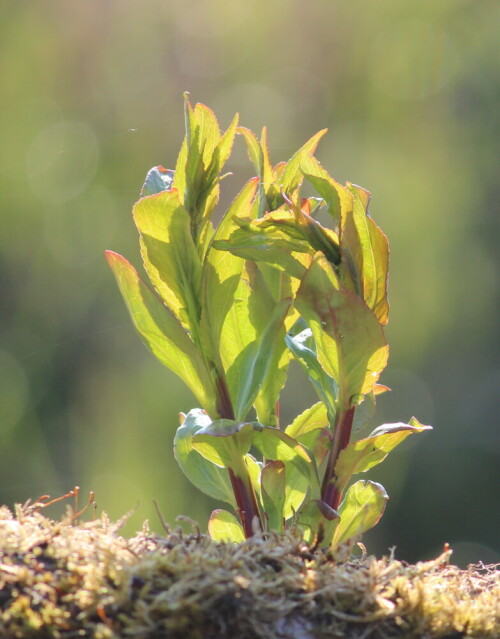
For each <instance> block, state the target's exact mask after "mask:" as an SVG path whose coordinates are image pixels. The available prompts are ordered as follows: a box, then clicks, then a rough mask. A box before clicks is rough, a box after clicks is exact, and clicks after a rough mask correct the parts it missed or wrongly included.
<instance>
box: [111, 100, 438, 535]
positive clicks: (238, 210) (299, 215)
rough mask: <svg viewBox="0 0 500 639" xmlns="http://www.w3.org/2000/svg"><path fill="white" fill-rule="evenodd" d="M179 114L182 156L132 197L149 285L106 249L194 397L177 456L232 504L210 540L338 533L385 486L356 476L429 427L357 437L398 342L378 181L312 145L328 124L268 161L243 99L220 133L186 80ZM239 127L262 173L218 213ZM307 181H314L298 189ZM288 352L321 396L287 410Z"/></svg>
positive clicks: (140, 321)
mask: <svg viewBox="0 0 500 639" xmlns="http://www.w3.org/2000/svg"><path fill="white" fill-rule="evenodd" d="M185 113H186V136H185V139H184V141H183V144H182V147H181V150H180V153H179V156H178V159H177V164H176V167H175V171H172V170H167V169H164V168H163V167H161V166H158V167H155V168H153V169H151V171H150V172H149V173H148V175H147V178H146V182H145V184H144V186H143V189H142V192H141V197H140V199H139V201H138V202H137V203H136V205H135V206H134V209H133V216H134V220H135V223H136V226H137V229H138V231H139V235H140V245H141V253H142V258H143V263H144V268H145V270H146V272H147V274H148V276H149V279H150V281H151V284H152V287H151V286H149V285H148V284H147V283H145V282H144V281H143V280H142V279H141V277H140V276H139V275H138V273H137V271H136V270H135V269H134V268H133V266H131V265H130V264H129V262H127V261H126V260H125V259H124V258H123V257H122V256H120V255H118V254H116V253H113V252H107V259H108V262H109V264H110V266H111V268H112V270H113V272H114V274H115V276H116V279H117V282H118V285H119V287H120V290H121V293H122V295H123V297H124V299H125V302H126V304H127V306H128V310H129V312H130V315H131V317H132V320H133V322H134V324H135V327H136V329H137V330H138V332H139V334H140V335H141V337H142V339H143V340H144V342H145V343H146V345H147V346H148V348H149V349H150V350H151V351H152V352H153V353H154V354H155V355H156V357H158V359H159V360H160V361H161V362H162V363H163V364H165V365H166V366H167V367H168V368H170V369H171V370H172V371H174V372H175V373H176V374H177V375H178V376H179V377H180V378H181V379H182V380H183V381H184V382H185V383H186V384H187V386H188V387H189V388H190V389H191V391H192V392H193V394H194V395H195V397H196V399H197V401H198V402H199V405H200V408H195V409H193V410H191V411H190V412H189V413H188V414H187V415H184V414H181V425H180V427H179V428H178V430H177V433H176V436H175V440H174V451H175V456H176V459H177V461H178V463H179V465H180V467H181V468H182V470H183V471H184V473H185V474H186V475H187V476H188V477H189V479H190V480H191V481H192V482H193V484H194V485H195V486H197V487H198V488H199V489H200V490H202V491H203V492H205V493H207V494H208V495H210V496H211V497H213V498H215V499H218V500H222V501H225V502H227V503H228V504H230V505H231V506H232V508H233V510H234V512H235V513H236V517H235V516H234V515H233V514H232V513H231V512H229V511H225V510H215V511H214V512H213V513H212V516H211V518H210V521H209V532H210V534H211V536H212V537H213V538H214V539H226V540H227V539H230V540H233V541H239V540H242V539H244V538H245V537H249V536H251V535H253V534H254V533H255V532H256V531H259V530H264V531H265V530H275V531H278V532H279V531H283V530H285V529H290V528H294V529H298V530H300V531H301V533H302V534H303V536H304V538H305V539H306V540H307V541H313V540H316V541H317V540H318V537H321V539H322V540H324V541H325V543H328V544H330V545H331V546H332V547H336V546H337V545H339V544H341V543H343V542H345V541H347V540H349V539H351V538H353V537H356V536H358V535H360V534H361V533H363V532H364V531H366V530H368V529H369V528H371V527H372V526H373V525H375V524H376V523H377V521H378V520H379V518H380V517H381V515H382V513H383V511H384V508H385V505H386V501H387V499H388V497H387V494H386V492H385V490H384V488H383V487H382V486H381V485H380V484H378V483H375V482H372V481H365V480H361V481H356V482H355V483H351V478H352V477H353V476H354V475H356V474H358V473H363V472H365V471H367V470H368V469H370V468H371V467H373V466H375V465H376V464H378V463H380V462H381V461H383V460H384V459H385V457H386V456H387V454H388V453H389V452H390V451H391V450H392V449H393V448H395V447H396V446H397V445H398V444H399V443H401V442H402V441H403V440H404V439H405V438H406V437H407V436H408V435H410V434H412V433H419V432H422V431H424V430H426V429H428V428H430V427H428V426H423V425H422V424H420V423H419V422H418V421H417V420H415V419H412V420H410V422H409V423H408V424H404V423H397V424H385V425H383V426H380V427H379V428H377V429H375V430H374V431H373V432H372V433H371V434H370V435H369V436H368V437H364V438H362V439H359V440H357V441H351V432H352V427H353V422H354V419H355V413H356V419H357V420H358V421H361V419H362V416H363V415H364V414H367V413H370V412H371V409H373V407H374V404H375V396H376V395H378V394H379V393H381V392H384V391H385V390H387V388H386V387H385V386H382V385H380V384H379V383H378V379H379V376H380V374H381V372H382V370H383V369H384V367H385V365H386V363H387V358H388V345H387V342H386V339H385V336H384V331H383V326H384V325H385V324H386V323H387V319H388V302H387V270H388V244H387V239H386V237H385V235H384V234H383V232H382V231H381V230H380V228H379V227H378V226H377V225H376V224H375V222H374V221H373V219H372V218H371V217H370V216H369V215H368V204H369V199H370V194H369V193H368V192H367V191H366V190H364V189H362V188H360V187H358V186H355V185H354V184H350V183H348V184H347V185H346V186H342V185H341V184H339V183H338V182H336V181H335V180H334V179H333V178H332V177H331V176H330V175H329V174H328V173H327V172H326V171H325V169H324V168H323V167H322V166H321V164H320V163H319V162H318V160H317V159H316V158H315V157H314V155H313V154H314V152H315V150H316V147H317V144H318V142H319V140H320V139H321V137H322V136H323V135H324V133H325V132H326V131H320V132H319V133H317V134H316V135H314V136H313V137H312V138H311V139H310V140H308V141H307V142H306V143H305V144H304V145H303V146H302V147H301V148H300V149H299V150H298V151H297V152H296V153H295V154H294V155H293V157H292V158H291V159H290V160H289V161H288V162H281V163H279V164H277V165H275V166H273V165H272V164H271V161H270V158H269V151H268V146H267V133H266V130H265V129H264V130H263V132H262V136H261V138H260V140H259V139H258V138H257V137H256V136H255V135H254V133H252V132H251V131H250V130H249V129H246V128H243V127H239V126H238V116H236V117H235V118H234V120H233V121H232V123H231V124H230V126H229V127H228V129H227V130H226V131H225V132H224V133H221V131H220V129H219V125H218V123H217V120H216V118H215V115H214V114H213V112H212V111H211V110H210V109H209V108H207V107H206V106H205V105H203V104H197V105H196V106H195V107H192V106H191V104H190V102H189V100H188V99H187V97H186V103H185ZM237 133H239V134H241V136H242V137H243V138H244V140H245V142H246V145H247V150H248V154H249V157H250V160H251V162H252V163H253V165H254V167H255V171H256V173H257V177H255V178H252V179H251V180H249V181H248V182H247V184H246V185H245V186H244V187H243V188H242V190H241V192H240V193H239V195H237V197H236V198H235V199H234V201H233V202H232V204H231V206H230V207H229V208H228V210H227V211H226V212H225V213H224V215H223V217H222V219H221V221H220V223H219V224H218V226H217V227H216V228H215V226H214V224H213V222H212V216H213V212H214V209H215V206H216V204H217V202H218V199H219V189H220V184H219V183H220V181H221V179H222V178H223V177H224V175H221V172H222V169H223V166H224V164H225V163H226V161H227V159H228V157H229V155H230V153H231V150H232V146H233V142H234V139H235V136H236V134H237ZM304 181H306V182H307V183H309V184H310V185H311V186H312V187H313V189H314V190H315V191H316V192H317V194H318V195H317V196H315V197H302V196H301V187H302V184H303V183H304ZM319 213H322V215H323V217H325V216H326V217H327V219H328V220H329V223H330V224H329V227H327V226H325V225H322V224H320V222H319V221H318V219H317V216H318V214H319ZM292 358H295V359H296V360H297V361H298V362H299V363H300V364H301V365H302V366H303V368H304V370H305V372H306V374H307V376H308V378H309V380H310V382H311V383H312V385H313V387H314V389H315V390H316V392H317V394H318V398H319V402H318V403H316V404H314V405H313V406H311V407H310V408H309V409H307V410H306V411H304V412H303V413H302V414H300V415H298V416H297V417H296V418H295V420H294V421H293V422H292V423H291V424H289V425H286V426H283V425H282V424H280V421H279V398H280V393H281V391H282V389H283V387H284V385H285V382H286V377H287V369H288V366H289V363H290V361H291V359H292ZM361 405H363V406H362V407H361Z"/></svg>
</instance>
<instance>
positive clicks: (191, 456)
mask: <svg viewBox="0 0 500 639" xmlns="http://www.w3.org/2000/svg"><path fill="white" fill-rule="evenodd" d="M211 423H212V420H211V419H210V417H209V416H208V415H207V414H206V413H205V411H203V410H201V409H199V408H194V409H193V410H190V411H189V413H188V414H187V415H186V418H185V419H184V421H183V423H182V424H181V426H179V428H178V429H177V432H176V434H175V438H174V456H175V459H176V460H177V463H178V464H179V466H180V467H181V470H182V472H183V473H184V474H185V475H186V477H187V478H188V479H189V481H190V482H191V483H192V484H194V485H195V486H196V488H198V490H201V491H202V492H203V493H205V494H206V495H208V496H209V497H212V498H213V499H221V500H222V501H227V502H228V503H229V504H231V506H234V507H236V502H235V499H234V494H233V490H232V487H231V482H230V480H229V475H228V473H227V470H226V469H225V468H220V467H219V466H216V465H214V464H213V463H212V462H210V461H208V460H207V459H205V458H204V457H202V455H200V453H198V452H197V451H196V450H195V449H194V448H193V437H194V436H195V435H196V434H197V433H198V432H199V431H200V430H202V429H203V428H204V427H206V426H208V425H210V424H211Z"/></svg>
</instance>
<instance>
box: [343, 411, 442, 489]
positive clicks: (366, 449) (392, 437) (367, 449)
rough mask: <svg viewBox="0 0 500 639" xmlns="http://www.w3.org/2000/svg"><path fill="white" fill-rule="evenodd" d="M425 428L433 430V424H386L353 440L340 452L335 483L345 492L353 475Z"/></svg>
mask: <svg viewBox="0 0 500 639" xmlns="http://www.w3.org/2000/svg"><path fill="white" fill-rule="evenodd" d="M415 421H416V420H415ZM425 430H431V426H423V425H422V424H419V423H418V422H416V424H414V425H412V424H403V423H402V422H399V423H397V424H384V425H382V426H379V427H378V428H376V429H375V430H374V431H373V432H372V433H371V435H370V436H369V437H366V438H365V439H359V440H358V441H353V442H351V443H350V444H348V445H347V446H346V448H344V449H343V450H342V451H341V452H340V454H339V456H338V459H337V463H336V464H335V476H336V478H337V479H336V481H335V485H336V486H337V488H338V489H339V490H340V492H343V491H344V488H345V486H346V485H347V483H348V482H349V480H350V478H351V477H352V475H354V474H356V473H364V472H366V471H367V470H369V469H370V468H373V466H376V465H377V464H380V462H381V461H383V460H384V459H385V458H386V457H387V455H388V454H389V453H390V452H391V450H393V449H394V448H396V446H398V445H399V444H400V443H401V442H403V441H404V440H405V439H406V438H407V437H408V436H409V435H412V434H413V433H421V432H423V431H425Z"/></svg>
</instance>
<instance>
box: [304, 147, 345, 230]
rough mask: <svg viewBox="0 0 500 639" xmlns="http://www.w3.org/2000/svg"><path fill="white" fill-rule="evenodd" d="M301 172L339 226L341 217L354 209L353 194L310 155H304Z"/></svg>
mask: <svg viewBox="0 0 500 639" xmlns="http://www.w3.org/2000/svg"><path fill="white" fill-rule="evenodd" d="M300 170H301V171H302V173H303V174H304V177H305V178H307V180H308V181H309V182H310V183H311V184H312V185H313V186H314V188H315V189H316V190H317V191H318V193H319V194H320V195H321V197H322V198H323V199H324V200H325V202H326V205H327V207H328V211H329V213H330V215H331V216H332V218H333V221H334V223H335V224H338V223H339V221H340V218H341V215H342V214H343V213H345V212H346V211H349V210H351V209H352V194H351V193H350V192H349V191H348V189H346V188H345V187H344V186H342V185H341V184H339V183H338V182H336V181H335V180H334V179H333V178H332V177H331V176H330V175H329V174H328V173H327V171H325V169H324V168H323V167H322V166H321V164H320V163H319V161H318V160H317V159H316V158H315V157H313V156H312V155H311V154H310V153H302V156H301V159H300Z"/></svg>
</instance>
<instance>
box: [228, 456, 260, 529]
mask: <svg viewBox="0 0 500 639" xmlns="http://www.w3.org/2000/svg"><path fill="white" fill-rule="evenodd" d="M227 470H228V473H229V479H230V480H231V486H232V487H233V492H234V496H235V498H236V504H237V506H238V515H239V516H240V520H241V525H242V526H243V532H244V533H245V537H246V538H247V539H248V538H249V537H253V535H254V534H255V529H254V526H255V525H257V526H258V527H259V528H260V530H262V522H261V520H260V513H259V507H258V505H257V500H256V498H255V493H254V491H253V489H252V488H251V487H249V486H246V485H245V482H244V480H243V479H242V478H241V477H237V476H236V475H235V474H234V471H233V470H232V468H228V469H227ZM254 522H256V523H254Z"/></svg>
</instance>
